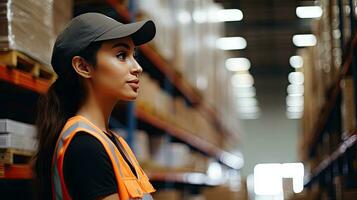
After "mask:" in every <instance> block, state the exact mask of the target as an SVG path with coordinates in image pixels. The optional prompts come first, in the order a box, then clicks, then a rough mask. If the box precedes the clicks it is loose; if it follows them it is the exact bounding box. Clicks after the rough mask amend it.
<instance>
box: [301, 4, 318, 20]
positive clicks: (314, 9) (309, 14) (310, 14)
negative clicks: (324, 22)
mask: <svg viewBox="0 0 357 200" xmlns="http://www.w3.org/2000/svg"><path fill="white" fill-rule="evenodd" d="M296 15H297V16H298V17H299V18H319V17H321V16H322V9H321V7H320V6H299V7H297V8H296Z"/></svg>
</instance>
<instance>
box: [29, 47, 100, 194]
mask: <svg viewBox="0 0 357 200" xmlns="http://www.w3.org/2000/svg"><path fill="white" fill-rule="evenodd" d="M101 44H102V43H101V42H95V43H91V44H90V45H89V46H88V47H87V48H86V49H84V50H83V51H82V52H80V53H79V56H81V57H82V58H84V59H86V61H87V62H88V63H90V64H92V65H93V66H95V65H96V55H97V52H98V50H99V48H100V47H101ZM63 67H64V68H63V70H62V71H61V74H60V75H59V76H58V78H57V80H56V81H55V82H54V83H53V84H52V85H51V86H50V88H49V89H48V91H47V94H46V95H44V96H41V97H40V99H39V100H38V104H37V117H36V126H37V131H38V135H37V138H38V140H39V145H38V151H37V154H36V156H35V158H36V161H35V166H34V172H35V175H36V177H35V185H36V189H37V194H36V196H37V195H38V196H37V197H36V199H46V200H47V199H52V188H51V176H52V175H51V169H52V157H53V153H54V149H55V145H56V142H57V140H58V137H59V134H60V132H61V130H62V128H63V126H64V124H65V123H66V121H67V120H68V119H69V118H70V117H72V116H74V115H75V114H76V112H77V111H78V110H79V108H80V105H81V104H82V103H83V101H84V100H85V99H86V97H87V96H86V95H87V92H86V88H85V87H84V84H83V79H81V78H80V76H79V75H78V74H77V73H76V72H75V70H74V69H73V67H71V66H63Z"/></svg>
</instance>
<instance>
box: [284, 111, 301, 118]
mask: <svg viewBox="0 0 357 200" xmlns="http://www.w3.org/2000/svg"><path fill="white" fill-rule="evenodd" d="M302 115H303V113H302V112H286V117H287V118H288V119H301V118H302Z"/></svg>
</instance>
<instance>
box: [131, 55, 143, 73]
mask: <svg viewBox="0 0 357 200" xmlns="http://www.w3.org/2000/svg"><path fill="white" fill-rule="evenodd" d="M142 73H143V68H142V67H141V66H140V65H139V63H138V62H137V61H136V60H135V59H134V64H133V67H132V68H131V74H133V75H135V76H136V77H139V76H140V75H141V74H142Z"/></svg>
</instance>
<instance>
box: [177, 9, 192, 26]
mask: <svg viewBox="0 0 357 200" xmlns="http://www.w3.org/2000/svg"><path fill="white" fill-rule="evenodd" d="M177 19H178V21H179V22H180V23H181V24H189V23H190V22H191V15H190V13H188V12H187V11H180V12H179V13H178V15H177Z"/></svg>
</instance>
